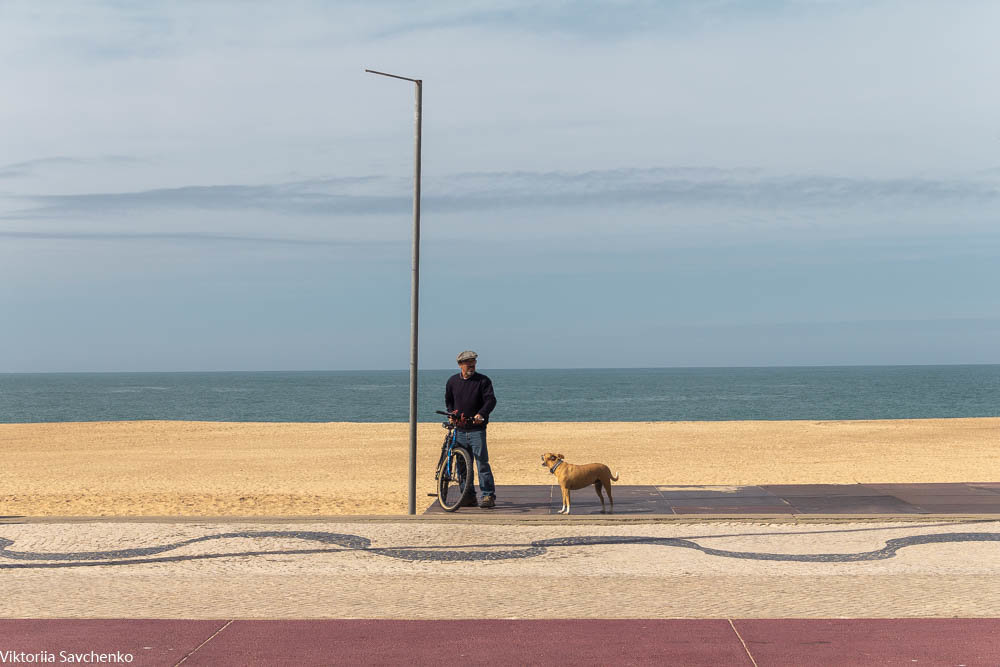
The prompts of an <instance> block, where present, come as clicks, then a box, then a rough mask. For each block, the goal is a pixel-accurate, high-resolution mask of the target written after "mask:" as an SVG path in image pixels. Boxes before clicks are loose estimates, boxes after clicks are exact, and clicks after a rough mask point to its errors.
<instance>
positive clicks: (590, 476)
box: [542, 453, 618, 514]
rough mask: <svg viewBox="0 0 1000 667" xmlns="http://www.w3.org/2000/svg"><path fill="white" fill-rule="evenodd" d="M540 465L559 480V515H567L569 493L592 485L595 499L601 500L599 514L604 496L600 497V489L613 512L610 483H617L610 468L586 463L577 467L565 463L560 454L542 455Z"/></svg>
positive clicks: (602, 509)
mask: <svg viewBox="0 0 1000 667" xmlns="http://www.w3.org/2000/svg"><path fill="white" fill-rule="evenodd" d="M542 465H543V466H545V467H546V468H548V469H549V472H550V473H552V474H553V475H555V476H556V479H558V480H559V487H560V488H561V489H562V499H563V506H562V509H561V510H559V513H560V514H569V492H570V491H575V490H577V489H582V488H583V487H585V486H590V485H591V484H593V485H594V488H595V489H597V497H598V498H600V499H601V514H604V496H603V495H601V487H603V488H604V490H605V491H606V492H607V494H608V500H609V501H610V502H611V512H614V511H615V499H614V498H612V497H611V482H612V481H615V482H617V481H618V475H612V474H611V468H609V467H608V466H606V465H604V464H603V463H588V464H587V465H582V466H577V465H573V464H572V463H566V462H565V461H564V460H563V455H562V454H549V453H546V454H542Z"/></svg>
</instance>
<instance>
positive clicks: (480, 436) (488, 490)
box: [455, 431, 497, 498]
mask: <svg viewBox="0 0 1000 667" xmlns="http://www.w3.org/2000/svg"><path fill="white" fill-rule="evenodd" d="M455 440H456V443H455V444H457V445H458V446H459V447H464V448H465V449H467V450H469V451H470V452H472V458H473V459H475V461H476V464H477V466H478V467H479V491H480V493H482V495H483V498H486V497H487V496H489V497H491V498H496V495H497V490H496V486H494V484H493V469H492V468H490V452H489V450H488V449H486V431H455ZM475 488H476V487H475V486H473V487H472V489H473V495H474V494H475Z"/></svg>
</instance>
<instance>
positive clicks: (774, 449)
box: [0, 418, 1000, 516]
mask: <svg viewBox="0 0 1000 667" xmlns="http://www.w3.org/2000/svg"><path fill="white" fill-rule="evenodd" d="M408 428H409V427H408V425H407V424H405V423H403V424H400V423H392V424H358V423H323V424H304V423H230V422H177V421H135V422H87V423H42V424H0V516H18V515H24V516H166V515H172V516H176V515H182V516H265V515H271V516H277V515H281V516H304V515H338V514H405V513H406V507H407V460H408V433H409V431H408ZM444 433H445V432H444V429H442V428H441V426H440V424H438V423H426V424H420V426H419V434H418V460H417V476H418V478H417V494H418V496H417V503H418V512H419V511H422V510H423V507H424V506H425V503H427V504H429V503H430V501H431V498H429V497H428V496H427V495H426V494H428V493H432V492H433V491H434V482H433V477H434V465H435V464H436V462H437V458H438V454H439V452H440V444H441V440H442V439H443V436H444ZM489 447H490V457H491V461H492V465H493V469H494V473H495V476H496V478H497V483H498V484H499V485H500V486H502V485H504V484H540V485H546V484H550V483H551V478H550V477H549V476H548V475H547V474H546V473H545V471H544V470H543V469H542V468H541V466H540V465H539V462H540V460H539V456H540V454H542V453H543V452H545V451H554V452H555V453H559V454H563V455H565V457H566V459H567V460H568V461H569V462H571V463H588V462H592V461H602V462H605V463H608V464H609V465H610V466H611V467H612V469H614V470H617V471H618V472H619V474H620V477H621V479H620V483H621V484H794V483H838V484H844V483H854V482H861V483H871V482H892V483H900V482H965V481H998V480H1000V418H981V419H926V420H875V421H737V422H652V423H634V422H587V423H496V424H492V425H491V426H490V431H489Z"/></svg>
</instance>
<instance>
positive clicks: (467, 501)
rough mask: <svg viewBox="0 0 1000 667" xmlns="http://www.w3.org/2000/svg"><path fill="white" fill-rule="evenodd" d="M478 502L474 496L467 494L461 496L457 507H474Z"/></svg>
mask: <svg viewBox="0 0 1000 667" xmlns="http://www.w3.org/2000/svg"><path fill="white" fill-rule="evenodd" d="M478 504H479V503H477V502H476V497H475V496H469V497H468V498H462V502H460V503H459V504H458V506H459V507H475V506H476V505H478Z"/></svg>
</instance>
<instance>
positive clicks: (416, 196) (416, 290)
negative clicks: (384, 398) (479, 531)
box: [365, 69, 424, 514]
mask: <svg viewBox="0 0 1000 667" xmlns="http://www.w3.org/2000/svg"><path fill="white" fill-rule="evenodd" d="M365 71H366V72H368V73H370V74H380V75H382V76H388V77H391V78H393V79H403V80H404V81H412V82H413V83H414V84H416V95H417V110H416V118H415V119H414V134H415V137H414V156H413V157H414V163H413V256H412V261H411V265H410V270H411V272H412V276H411V280H410V498H409V512H410V514H416V513H417V322H418V313H419V311H420V139H421V137H420V134H421V120H420V112H421V106H422V99H423V88H424V82H423V80H421V79H411V78H409V77H406V76H399V75H396V74H387V73H386V72H377V71H375V70H373V69H366V70H365Z"/></svg>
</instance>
